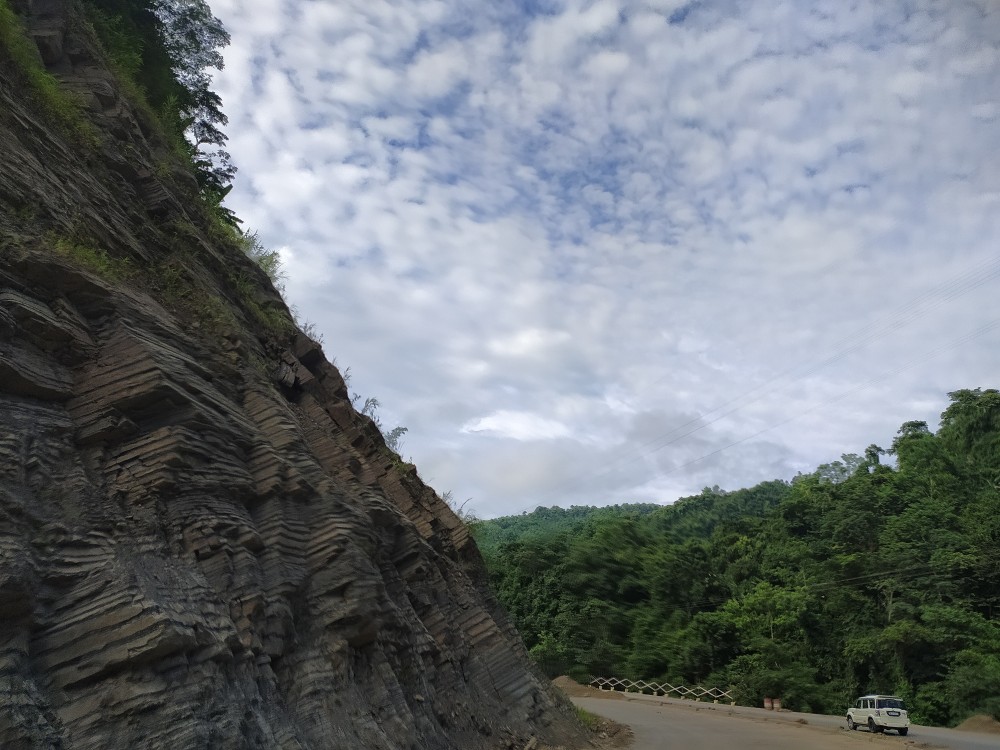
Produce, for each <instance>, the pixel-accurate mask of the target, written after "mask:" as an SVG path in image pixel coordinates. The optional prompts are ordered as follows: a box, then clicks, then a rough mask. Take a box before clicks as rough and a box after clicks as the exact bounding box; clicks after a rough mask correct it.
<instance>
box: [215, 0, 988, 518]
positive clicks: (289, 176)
mask: <svg viewBox="0 0 1000 750" xmlns="http://www.w3.org/2000/svg"><path fill="white" fill-rule="evenodd" d="M211 5H212V8H213V10H214V12H215V13H216V15H218V16H219V18H220V19H222V21H223V22H224V23H225V25H226V27H227V28H228V29H229V31H230V33H231V35H232V44H231V46H230V47H229V48H228V49H227V50H226V54H225V60H226V66H225V69H224V70H223V71H222V72H220V73H219V74H217V76H216V80H215V88H216V90H217V91H218V92H219V94H220V95H221V96H222V99H223V105H224V110H225V112H226V113H227V115H228V116H229V119H230V122H229V125H228V128H227V133H228V135H229V139H230V140H229V150H230V152H231V154H232V156H233V159H234V161H235V163H236V164H237V165H238V166H239V168H240V173H239V175H238V176H237V180H236V187H235V189H234V190H233V192H232V193H231V194H230V196H229V198H228V200H227V203H228V205H229V206H230V207H231V208H232V209H233V210H235V211H236V213H237V214H238V215H239V216H240V217H242V219H243V220H244V222H245V226H246V227H247V228H248V229H250V230H253V231H257V232H258V233H259V236H260V238H261V239H262V240H263V242H264V244H265V245H267V246H268V247H271V248H274V249H278V250H280V253H281V257H282V259H283V261H284V263H285V270H286V273H287V279H286V282H285V284H286V299H287V300H288V302H289V304H290V305H292V306H294V308H295V309H296V311H297V314H298V315H299V316H300V318H301V319H302V320H303V321H307V322H309V323H311V324H312V325H314V326H315V329H316V330H317V331H318V332H319V333H320V334H322V336H323V339H324V350H325V351H326V354H327V356H328V358H330V359H331V360H332V361H334V362H335V363H336V364H337V366H338V367H339V368H340V369H341V370H342V371H344V370H347V368H350V388H351V391H352V393H357V394H358V395H359V396H360V398H361V401H362V402H363V401H364V399H366V398H368V397H372V396H373V397H376V398H377V399H378V401H379V403H380V412H379V416H380V418H381V420H382V422H383V424H385V425H386V426H387V427H389V428H391V427H393V426H396V425H401V426H405V427H406V428H407V429H408V432H407V433H406V434H405V435H404V437H403V441H402V446H401V449H400V453H401V455H402V456H403V457H404V458H405V459H407V460H412V461H413V462H414V463H416V465H417V468H418V471H419V473H420V476H421V477H422V478H423V479H424V481H425V482H427V483H428V484H430V485H431V486H433V487H434V488H435V489H436V490H438V492H440V493H442V494H443V493H445V492H450V493H452V497H453V498H454V499H455V501H456V502H457V503H458V504H464V505H465V508H464V510H466V511H472V512H473V513H475V514H477V515H478V516H480V517H484V518H488V517H495V516H500V515H510V514H519V513H522V512H524V511H530V510H533V509H534V508H535V507H537V506H539V505H542V506H551V505H561V506H567V507H568V506H570V505H583V504H592V505H607V504H614V503H625V502H657V503H670V502H674V501H675V500H677V499H678V498H679V497H684V496H688V495H693V494H698V493H699V492H701V491H702V489H703V488H705V487H714V486H719V487H720V488H722V489H724V490H735V489H738V488H740V487H748V486H752V485H753V484H756V483H757V482H760V481H764V480H769V479H791V478H792V477H793V476H795V475H796V474H797V473H798V472H803V473H808V472H811V471H814V470H815V469H816V467H817V466H818V465H819V464H822V463H826V462H829V461H833V460H836V459H838V458H839V457H840V455H841V454H843V453H863V452H864V449H865V448H866V447H867V446H868V445H869V444H871V443H877V444H879V445H881V446H883V447H889V446H890V445H891V443H892V439H893V436H894V435H895V433H896V430H898V428H899V426H900V425H901V424H902V423H903V422H905V421H908V420H926V421H927V422H928V423H929V424H930V426H931V428H932V429H933V428H934V427H935V426H936V424H937V420H938V417H939V415H940V412H941V411H942V410H943V409H944V407H945V406H946V405H947V403H948V396H947V394H948V392H950V391H954V390H957V389H960V388H976V387H983V388H987V387H997V386H1000V305H997V304H996V300H997V297H998V290H1000V243H998V241H1000V3H995V2H991V0H979V1H971V0H967V1H963V0H949V2H929V1H928V2H920V1H912V2H910V1H908V2H902V1H898V0H870V1H865V0H855V1H854V2H845V1H844V0H831V1H830V2H807V1H806V0H786V1H784V2H782V1H780V0H760V1H754V0H746V1H745V2H743V1H741V2H727V1H724V0H703V1H701V2H683V0H646V1H645V2H642V1H640V0H635V1H634V2H629V1H627V0H596V2H577V1H576V0H501V1H500V2H497V0H461V1H459V0H398V1H394V2H388V1H386V0H280V1H279V0H211Z"/></svg>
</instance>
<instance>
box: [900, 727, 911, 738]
mask: <svg viewBox="0 0 1000 750" xmlns="http://www.w3.org/2000/svg"><path fill="white" fill-rule="evenodd" d="M909 731H910V730H909V728H906V729H900V730H899V736H900V737H905V736H906V733H907V732H909Z"/></svg>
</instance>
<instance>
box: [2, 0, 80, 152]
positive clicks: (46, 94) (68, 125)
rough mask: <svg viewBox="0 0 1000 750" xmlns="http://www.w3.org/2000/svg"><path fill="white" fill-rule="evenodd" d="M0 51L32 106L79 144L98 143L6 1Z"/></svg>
mask: <svg viewBox="0 0 1000 750" xmlns="http://www.w3.org/2000/svg"><path fill="white" fill-rule="evenodd" d="M0 50H6V54H7V56H8V57H9V59H10V60H11V62H13V63H14V65H15V67H16V68H17V70H18V71H19V73H20V74H21V76H22V77H23V78H24V82H25V83H26V84H27V89H28V92H29V96H30V98H31V100H32V101H33V103H34V104H35V105H36V106H37V107H38V108H39V109H40V110H41V111H42V112H43V113H44V114H45V115H47V116H48V117H50V118H51V119H52V120H53V121H54V122H55V123H56V124H57V126H58V127H59V128H60V129H61V130H62V131H63V132H64V133H65V134H66V135H69V136H70V137H72V138H73V139H74V140H76V141H78V142H79V143H81V144H83V145H87V146H95V145H96V144H97V143H98V136H97V131H96V130H95V129H94V126H93V125H91V124H90V122H89V121H88V120H87V119H86V117H84V114H83V106H82V103H81V102H80V100H79V99H78V98H77V97H76V96H74V95H73V94H71V93H69V92H67V91H66V90H65V89H63V87H62V86H61V85H60V84H59V81H58V80H56V78H55V76H53V75H52V74H51V73H49V72H48V71H47V70H45V68H44V66H43V65H42V61H41V58H40V57H39V55H38V48H37V47H35V43H34V42H33V41H32V40H31V38H30V37H29V36H28V35H27V33H25V29H24V26H23V25H22V23H21V19H19V18H18V16H17V14H16V13H15V12H14V10H13V9H12V8H11V7H10V4H9V3H8V0H0Z"/></svg>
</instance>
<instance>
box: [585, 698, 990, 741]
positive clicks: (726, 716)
mask: <svg viewBox="0 0 1000 750" xmlns="http://www.w3.org/2000/svg"><path fill="white" fill-rule="evenodd" d="M572 700H573V702H574V703H575V704H577V705H578V706H581V707H582V708H585V709H586V710H588V711H590V712H591V713H595V714H598V715H600V716H604V717H606V718H609V719H613V720H614V721H618V722H621V723H622V724H628V725H629V726H630V727H632V731H633V732H634V733H635V744H634V745H632V748H631V750H803V748H808V750H852V749H853V750H882V749H883V748H884V749H885V750H891V749H892V748H895V749H896V750H901V749H902V748H907V749H908V750H909V749H912V748H927V747H938V748H948V750H1000V735H996V734H979V733H973V732H958V731H955V730H954V729H941V728H938V727H922V726H912V727H911V728H910V733H909V735H908V736H907V737H899V736H898V735H896V734H894V733H893V734H874V735H873V734H869V733H868V732H867V731H865V730H858V731H855V732H849V731H848V730H847V728H846V726H845V723H844V719H842V718H840V717H837V716H822V715H819V714H801V713H794V712H791V711H781V712H774V711H765V710H764V709H762V708H749V707H745V706H727V705H716V704H711V703H696V702H694V701H684V700H676V699H670V698H657V697H653V696H646V695H633V694H629V696H628V698H627V699H625V700H607V699H604V698H573V699H572Z"/></svg>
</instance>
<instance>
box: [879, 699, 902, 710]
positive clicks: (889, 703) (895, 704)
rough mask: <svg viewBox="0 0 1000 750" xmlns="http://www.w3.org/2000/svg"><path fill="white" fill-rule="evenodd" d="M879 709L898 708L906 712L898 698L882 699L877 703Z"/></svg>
mask: <svg viewBox="0 0 1000 750" xmlns="http://www.w3.org/2000/svg"><path fill="white" fill-rule="evenodd" d="M878 705H879V708H899V709H902V710H904V711H905V710H906V704H905V703H903V701H901V700H900V699H899V698H884V699H883V700H880V701H879V702H878Z"/></svg>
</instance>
